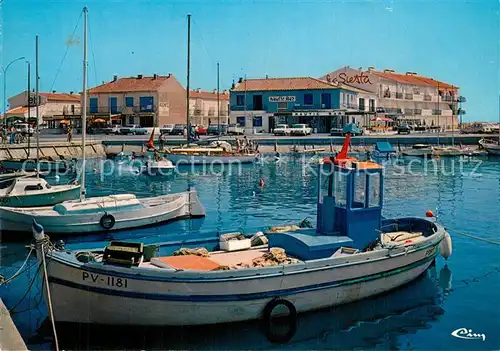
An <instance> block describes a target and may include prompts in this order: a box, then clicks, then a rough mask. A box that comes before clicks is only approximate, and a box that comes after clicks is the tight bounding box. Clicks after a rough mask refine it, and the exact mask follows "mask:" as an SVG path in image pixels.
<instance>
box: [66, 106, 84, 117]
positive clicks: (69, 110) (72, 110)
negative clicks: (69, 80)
mask: <svg viewBox="0 0 500 351" xmlns="http://www.w3.org/2000/svg"><path fill="white" fill-rule="evenodd" d="M81 113H82V108H81V107H80V106H74V107H71V106H64V107H63V111H62V114H63V115H64V116H71V115H80V114H81Z"/></svg>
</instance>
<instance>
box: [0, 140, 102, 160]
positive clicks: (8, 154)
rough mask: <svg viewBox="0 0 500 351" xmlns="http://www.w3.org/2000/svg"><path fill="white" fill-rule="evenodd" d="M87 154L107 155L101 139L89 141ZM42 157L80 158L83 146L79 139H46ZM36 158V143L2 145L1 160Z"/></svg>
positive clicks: (43, 144)
mask: <svg viewBox="0 0 500 351" xmlns="http://www.w3.org/2000/svg"><path fill="white" fill-rule="evenodd" d="M85 151H86V155H89V157H98V156H105V155H106V151H105V149H104V146H103V144H102V142H101V141H88V142H87V145H86V147H85ZM40 157H45V158H52V159H54V160H58V159H60V158H66V159H67V158H74V157H76V158H79V157H82V146H81V144H80V142H79V141H74V142H71V143H69V142H66V141H53V140H50V141H44V142H41V143H40ZM35 158H36V145H35V144H34V143H31V144H30V147H29V153H28V144H26V143H24V144H2V145H0V161H1V160H11V159H13V160H23V159H35Z"/></svg>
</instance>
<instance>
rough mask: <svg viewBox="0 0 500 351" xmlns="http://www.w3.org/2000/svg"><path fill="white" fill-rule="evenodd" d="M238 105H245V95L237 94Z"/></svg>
mask: <svg viewBox="0 0 500 351" xmlns="http://www.w3.org/2000/svg"><path fill="white" fill-rule="evenodd" d="M236 105H237V106H244V105H245V95H236Z"/></svg>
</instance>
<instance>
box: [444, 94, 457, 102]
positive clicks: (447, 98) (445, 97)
mask: <svg viewBox="0 0 500 351" xmlns="http://www.w3.org/2000/svg"><path fill="white" fill-rule="evenodd" d="M441 101H447V102H452V101H454V99H453V96H451V95H445V96H441Z"/></svg>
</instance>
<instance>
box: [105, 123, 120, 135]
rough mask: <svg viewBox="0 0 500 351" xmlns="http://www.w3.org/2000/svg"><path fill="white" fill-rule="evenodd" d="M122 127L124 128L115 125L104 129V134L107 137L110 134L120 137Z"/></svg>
mask: <svg viewBox="0 0 500 351" xmlns="http://www.w3.org/2000/svg"><path fill="white" fill-rule="evenodd" d="M121 127H122V126H121V125H118V124H115V125H114V126H111V127H108V128H105V129H104V133H106V135H109V134H115V135H118V134H120V128H121Z"/></svg>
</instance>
